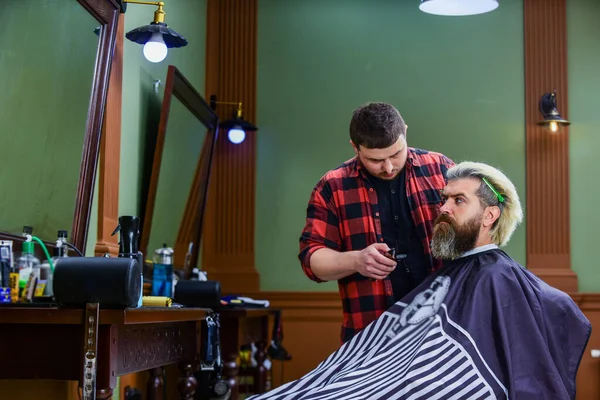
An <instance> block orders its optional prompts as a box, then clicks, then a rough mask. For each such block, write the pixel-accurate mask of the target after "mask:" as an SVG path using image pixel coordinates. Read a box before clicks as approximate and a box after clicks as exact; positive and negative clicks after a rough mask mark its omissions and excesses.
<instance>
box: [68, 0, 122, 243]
mask: <svg viewBox="0 0 600 400" xmlns="http://www.w3.org/2000/svg"><path fill="white" fill-rule="evenodd" d="M78 1H79V2H80V3H81V4H82V5H83V6H84V7H85V8H86V9H87V10H88V11H90V12H91V13H92V15H93V16H94V17H95V18H96V19H97V20H98V21H99V22H100V23H101V26H102V29H101V30H100V44H99V49H98V58H97V59H96V67H95V70H96V74H95V76H94V83H93V85H92V97H91V99H92V101H91V103H90V109H89V113H88V121H87V125H86V133H85V139H84V143H83V157H82V160H81V170H80V174H79V185H78V187H77V200H76V202H75V219H74V221H73V228H72V232H73V235H72V242H73V244H74V245H75V246H76V247H77V248H78V249H80V250H81V251H82V252H83V253H85V246H86V241H87V235H88V227H89V220H90V212H91V208H92V199H93V193H94V181H95V178H96V166H97V162H98V153H99V150H100V137H101V134H102V125H103V121H104V111H105V106H106V98H107V93H108V86H109V80H110V71H111V65H112V58H113V54H114V48H115V42H116V36H117V25H118V20H119V14H120V9H121V8H120V7H119V5H118V4H117V3H116V2H115V1H113V0H78Z"/></svg>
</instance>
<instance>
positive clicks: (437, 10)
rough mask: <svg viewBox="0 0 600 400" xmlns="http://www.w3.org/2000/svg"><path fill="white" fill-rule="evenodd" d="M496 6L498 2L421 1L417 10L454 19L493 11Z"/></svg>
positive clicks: (486, 0) (491, 0) (465, 0)
mask: <svg viewBox="0 0 600 400" xmlns="http://www.w3.org/2000/svg"><path fill="white" fill-rule="evenodd" d="M498 5H499V4H498V0H421V4H419V9H420V10H421V11H423V12H425V13H427V14H434V15H444V16H452V17H455V16H463V15H476V14H483V13H486V12H490V11H494V10H495V9H496V8H498Z"/></svg>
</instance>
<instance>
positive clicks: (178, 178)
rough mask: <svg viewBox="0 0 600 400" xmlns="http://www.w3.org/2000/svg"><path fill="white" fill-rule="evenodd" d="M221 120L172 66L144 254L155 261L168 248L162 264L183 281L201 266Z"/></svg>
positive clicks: (146, 221) (144, 233)
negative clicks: (208, 193)
mask: <svg viewBox="0 0 600 400" xmlns="http://www.w3.org/2000/svg"><path fill="white" fill-rule="evenodd" d="M218 122H219V121H218V118H217V115H216V114H215V113H214V111H213V110H212V109H211V108H210V106H209V105H208V103H207V102H206V101H205V100H204V98H203V97H202V96H201V95H200V94H199V93H198V91H197V90H196V89H195V88H194V87H193V86H192V85H191V84H190V83H189V81H188V80H187V79H186V78H185V77H184V76H183V75H182V74H181V72H180V71H179V70H178V69H177V68H176V67H175V66H173V65H170V66H169V68H168V71H167V79H166V83H165V89H164V96H163V102H162V108H161V113H160V122H159V126H158V134H157V137H156V147H155V149H154V151H153V153H154V157H153V164H152V170H151V174H150V184H149V189H148V193H147V199H146V206H145V210H144V219H143V221H142V232H141V240H140V250H141V251H142V253H143V254H144V256H145V259H146V260H149V261H150V263H151V262H152V261H153V258H154V257H153V255H154V252H155V251H156V250H158V249H161V248H162V247H163V244H166V245H167V247H170V248H172V249H173V250H174V253H173V254H170V253H169V255H168V262H164V263H163V262H159V264H163V265H165V264H166V265H170V266H169V267H167V268H166V269H165V271H168V270H169V269H170V268H172V267H174V268H175V269H183V271H182V274H181V275H182V276H183V277H184V278H189V276H190V274H191V268H193V266H195V265H197V262H198V254H199V250H200V244H201V241H202V223H203V217H204V209H205V203H206V196H207V190H208V184H209V178H210V174H211V164H212V160H213V154H214V149H215V144H216V141H217V136H218ZM190 250H191V251H190ZM168 274H170V273H168ZM149 276H152V274H150V275H149ZM168 279H170V278H168ZM161 287H162V286H161ZM167 287H168V285H167Z"/></svg>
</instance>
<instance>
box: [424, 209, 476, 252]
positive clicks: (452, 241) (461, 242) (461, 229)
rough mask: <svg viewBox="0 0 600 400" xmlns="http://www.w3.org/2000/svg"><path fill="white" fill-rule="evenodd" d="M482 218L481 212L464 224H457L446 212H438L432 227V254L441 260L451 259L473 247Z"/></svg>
mask: <svg viewBox="0 0 600 400" xmlns="http://www.w3.org/2000/svg"><path fill="white" fill-rule="evenodd" d="M482 218H483V214H482V215H476V216H475V217H473V218H472V219H470V220H468V221H467V222H465V223H464V224H462V225H458V224H457V223H456V222H455V221H454V220H452V218H450V217H449V216H448V215H447V214H440V216H439V217H438V218H437V219H436V220H435V223H434V228H433V238H432V240H431V253H432V255H433V256H434V257H435V258H440V259H442V260H453V259H455V258H457V257H459V256H460V255H461V254H463V253H464V252H466V251H469V250H472V249H474V248H475V244H476V243H477V238H478V237H479V228H480V227H481V220H482ZM442 222H447V223H442Z"/></svg>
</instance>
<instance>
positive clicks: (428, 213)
mask: <svg viewBox="0 0 600 400" xmlns="http://www.w3.org/2000/svg"><path fill="white" fill-rule="evenodd" d="M453 165H454V162H453V161H452V160H450V159H449V158H448V157H446V156H444V155H443V154H440V153H434V152H428V151H425V150H420V149H414V148H409V150H408V159H407V162H406V166H405V168H406V194H407V196H408V200H409V205H410V210H411V214H412V217H413V221H414V224H415V228H416V230H417V233H418V235H419V237H420V239H421V241H422V244H423V248H424V249H425V253H426V255H427V256H429V261H430V263H429V267H430V271H431V272H433V271H435V270H436V269H438V268H439V267H440V266H441V261H440V260H437V259H433V257H432V256H431V247H430V242H431V237H432V232H433V222H434V221H435V218H436V217H437V216H438V214H439V209H440V205H441V202H442V200H441V197H440V190H441V189H443V188H444V186H445V184H446V171H447V170H448V169H449V168H450V167H452V166H453ZM383 241H384V239H383V234H382V231H381V222H380V219H379V212H378V205H377V192H376V190H375V189H374V188H373V186H372V185H371V184H370V183H369V182H368V181H367V179H366V176H365V171H364V170H363V168H362V167H361V165H360V163H359V162H358V160H357V159H356V157H354V158H352V159H350V160H348V161H347V162H345V163H344V164H342V165H340V166H339V167H337V168H336V169H334V170H332V171H330V172H328V173H327V174H326V175H325V176H324V177H323V178H321V180H320V181H319V182H318V183H317V185H316V186H315V188H314V189H313V191H312V193H311V197H310V201H309V204H308V208H307V217H306V225H305V227H304V230H303V232H302V236H301V237H300V253H299V255H298V258H299V259H300V262H301V265H302V269H303V270H304V273H305V274H306V276H308V277H309V278H310V279H312V280H314V281H316V282H323V281H322V280H321V279H319V278H317V276H316V275H315V274H314V273H313V272H312V270H311V267H310V257H311V255H312V254H313V253H314V252H315V251H316V250H318V249H321V248H324V247H328V248H330V249H333V250H336V251H340V252H343V251H351V250H362V249H364V248H365V247H368V246H369V245H371V244H373V243H375V242H383ZM338 287H339V290H340V296H341V298H342V308H343V312H344V321H343V324H342V333H341V338H342V342H346V341H348V340H350V339H351V338H352V337H353V336H354V335H356V334H357V333H358V332H359V331H360V330H361V329H363V328H364V327H366V326H367V325H368V324H369V323H371V322H372V321H374V320H375V319H376V318H377V317H379V316H380V315H381V314H383V313H384V312H385V311H386V310H387V309H388V308H389V307H390V306H391V305H392V304H393V303H394V294H393V291H392V283H391V281H390V278H389V276H388V277H387V278H386V279H384V280H372V279H369V278H366V277H364V276H362V275H360V274H358V273H355V274H352V275H350V276H347V277H345V278H343V279H340V280H339V281H338Z"/></svg>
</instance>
